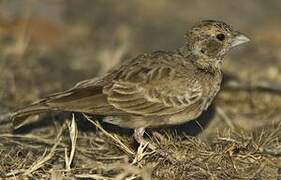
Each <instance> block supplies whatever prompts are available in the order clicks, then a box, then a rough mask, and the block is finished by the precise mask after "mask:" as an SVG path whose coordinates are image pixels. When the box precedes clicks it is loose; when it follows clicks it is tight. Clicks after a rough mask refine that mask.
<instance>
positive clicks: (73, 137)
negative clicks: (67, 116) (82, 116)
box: [65, 114, 78, 171]
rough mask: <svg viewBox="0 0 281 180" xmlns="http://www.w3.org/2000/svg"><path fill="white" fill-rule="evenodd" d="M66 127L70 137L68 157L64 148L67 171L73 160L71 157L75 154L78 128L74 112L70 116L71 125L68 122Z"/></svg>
mask: <svg viewBox="0 0 281 180" xmlns="http://www.w3.org/2000/svg"><path fill="white" fill-rule="evenodd" d="M68 129H69V133H70V139H71V150H70V155H69V157H68V156H67V148H65V168H66V170H67V171H70V169H71V168H70V165H71V163H72V161H73V157H74V154H75V148H76V142H77V136H78V129H77V124H76V122H75V118H74V114H73V116H72V121H71V125H69V124H68Z"/></svg>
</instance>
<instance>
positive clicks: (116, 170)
mask: <svg viewBox="0 0 281 180" xmlns="http://www.w3.org/2000/svg"><path fill="white" fill-rule="evenodd" d="M218 7H219V9H218ZM280 8H281V3H280V1H279V0H271V1H262V0H255V1H254V0H253V1H243V0H237V1H233V2H230V1H229V2H227V3H226V2H225V1H220V0H214V1H210V2H204V3H203V2H201V1H184V0H176V1H173V3H172V2H171V1H168V0H163V1H155V2H154V3H152V2H151V1H149V0H138V1H129V0H128V1H126V2H124V1H119V0H118V1H103V0H98V1H91V0H81V1H75V0H69V1H62V0H50V1H48V2H39V1H38V2H37V1H32V0H29V1H28V0H22V1H17V0H6V1H5V0H3V1H0V10H1V11H0V12H1V13H0V45H1V46H0V47H1V48H0V56H1V58H0V70H1V76H0V100H1V101H0V114H1V113H4V112H7V111H9V110H12V109H15V108H17V107H20V106H22V105H24V104H28V103H30V102H32V101H34V100H36V99H38V98H39V97H42V96H44V95H46V94H48V93H52V92H56V91H59V90H62V89H66V88H69V87H71V86H72V85H73V84H74V83H75V82H78V81H80V80H83V79H87V78H91V77H94V76H97V75H99V74H101V73H103V72H104V71H107V70H108V69H110V68H111V67H112V66H113V65H114V64H117V63H119V62H120V61H122V60H123V59H126V58H130V57H133V56H135V55H136V54H138V53H143V52H147V51H151V50H153V49H173V48H177V47H179V46H180V45H181V44H180V43H182V39H181V38H182V35H183V33H184V31H185V29H186V27H189V26H190V25H192V23H193V22H194V21H197V20H198V19H202V18H206V17H207V18H215V19H223V20H225V21H227V22H229V23H230V24H233V25H234V26H235V27H238V28H239V29H241V30H242V31H243V32H245V33H246V34H248V35H249V36H250V37H251V38H252V42H251V44H248V45H246V46H244V47H242V48H241V49H239V50H236V51H235V52H233V53H232V54H231V55H230V56H229V57H228V59H227V60H226V62H225V66H224V71H225V74H226V78H225V81H224V86H223V89H222V91H221V92H220V94H219V96H218V97H217V98H216V101H215V103H214V104H213V106H212V107H211V108H210V109H209V110H208V111H207V112H205V113H204V114H203V115H202V116H201V117H200V118H199V119H198V120H196V121H193V122H189V123H187V124H184V125H181V126H174V127H163V128H159V129H151V130H149V131H148V133H147V138H149V139H150V141H151V142H153V143H154V144H155V145H156V146H157V147H158V148H157V150H155V151H151V150H149V149H148V148H146V147H145V146H144V147H141V148H137V145H136V143H135V142H133V138H132V137H131V135H132V130H128V129H122V128H118V127H115V126H112V125H108V124H105V123H102V122H100V121H99V117H97V119H95V118H96V117H88V116H87V115H83V114H71V113H52V114H47V115H44V116H42V118H40V121H38V122H35V123H33V124H31V125H28V126H26V127H25V128H23V129H21V130H20V131H17V132H12V130H11V124H10V122H5V121H4V120H3V119H2V121H1V122H0V178H9V179H41V178H43V179H50V178H51V179H85V178H86V179H145V180H146V179H280V178H281V142H280V141H281V124H280V123H281V122H280V118H281V113H280V109H281V105H280V104H281V78H280V77H281V76H280V75H281V72H280V68H281V46H280V42H281V33H280V29H281V24H280V17H281V12H280ZM46 12H47V13H46ZM226 15H227V16H226Z"/></svg>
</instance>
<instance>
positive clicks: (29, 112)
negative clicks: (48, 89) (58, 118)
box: [9, 102, 51, 129]
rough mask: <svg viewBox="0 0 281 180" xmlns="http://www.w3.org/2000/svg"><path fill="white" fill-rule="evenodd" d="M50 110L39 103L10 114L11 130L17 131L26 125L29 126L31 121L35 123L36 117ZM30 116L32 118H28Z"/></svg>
mask: <svg viewBox="0 0 281 180" xmlns="http://www.w3.org/2000/svg"><path fill="white" fill-rule="evenodd" d="M50 110H51V109H50V107H48V106H46V105H45V104H44V103H40V102H39V103H35V104H32V105H29V106H27V107H24V108H22V109H19V110H17V111H15V112H12V113H10V117H9V119H10V120H12V122H13V128H14V129H18V128H20V127H22V126H24V125H26V124H29V123H30V122H32V121H35V120H36V119H37V117H36V115H39V114H41V113H46V112H48V111H50ZM30 116H34V117H33V118H29V117H30ZM27 118H28V121H27Z"/></svg>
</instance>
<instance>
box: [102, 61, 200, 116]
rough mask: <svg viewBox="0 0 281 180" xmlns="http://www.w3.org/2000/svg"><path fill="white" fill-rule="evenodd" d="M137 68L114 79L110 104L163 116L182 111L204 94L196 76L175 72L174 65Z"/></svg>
mask: <svg viewBox="0 0 281 180" xmlns="http://www.w3.org/2000/svg"><path fill="white" fill-rule="evenodd" d="M136 72H137V73H134V72H126V75H125V77H123V78H120V79H119V80H116V81H115V82H114V83H113V86H112V87H111V88H110V89H109V90H108V92H107V94H108V98H107V99H108V102H109V104H111V105H113V106H114V107H115V108H117V109H120V110H123V111H125V112H128V113H133V114H137V115H146V116H149V115H157V116H161V115H168V114H174V113H177V112H180V111H182V110H184V109H186V108H187V107H188V106H190V105H192V104H194V103H195V102H197V101H198V100H199V99H201V97H202V93H203V92H202V88H201V85H200V84H199V83H198V82H197V81H196V80H194V79H193V78H187V77H186V76H184V75H182V76H181V75H180V74H176V71H175V69H172V68H171V67H161V66H160V67H153V68H150V69H149V68H147V67H146V68H145V69H143V70H141V69H138V70H137V71H136ZM135 79H139V80H140V79H141V80H142V81H141V82H139V81H135Z"/></svg>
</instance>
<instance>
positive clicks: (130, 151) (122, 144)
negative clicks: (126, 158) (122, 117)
mask: <svg viewBox="0 0 281 180" xmlns="http://www.w3.org/2000/svg"><path fill="white" fill-rule="evenodd" d="M83 115H84V116H85V118H86V119H87V120H88V121H90V122H91V123H92V124H94V125H95V126H96V127H97V128H98V129H99V130H101V131H102V133H104V134H105V135H106V136H108V137H110V138H111V139H112V140H113V141H114V142H116V143H117V146H118V147H120V148H121V149H122V150H123V151H125V152H126V153H127V154H130V155H135V153H134V152H133V151H132V150H131V149H130V148H129V147H128V146H126V145H125V144H124V143H123V142H122V141H121V140H120V139H119V138H118V137H116V136H114V135H112V134H110V133H108V132H107V131H106V130H105V129H103V128H102V127H101V125H100V123H99V122H96V121H93V120H92V119H90V117H88V116H87V115H85V114H83Z"/></svg>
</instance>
